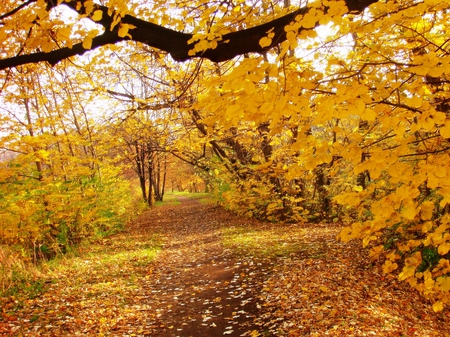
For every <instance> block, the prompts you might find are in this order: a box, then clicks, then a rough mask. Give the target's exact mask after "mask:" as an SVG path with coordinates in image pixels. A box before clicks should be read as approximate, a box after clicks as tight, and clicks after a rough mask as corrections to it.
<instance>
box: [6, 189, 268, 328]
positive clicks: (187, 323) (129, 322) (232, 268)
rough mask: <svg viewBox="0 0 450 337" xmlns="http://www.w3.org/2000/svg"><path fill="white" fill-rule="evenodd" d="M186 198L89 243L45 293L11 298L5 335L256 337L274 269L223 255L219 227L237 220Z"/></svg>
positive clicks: (156, 209)
mask: <svg viewBox="0 0 450 337" xmlns="http://www.w3.org/2000/svg"><path fill="white" fill-rule="evenodd" d="M180 201H181V205H173V206H170V205H169V206H162V207H156V208H154V209H152V210H150V211H148V212H146V213H145V214H143V215H142V216H141V217H140V218H139V219H138V221H137V222H136V223H135V224H133V225H132V226H130V227H129V229H128V231H127V232H125V233H121V234H119V235H115V236H113V237H110V238H107V239H104V240H103V241H102V242H101V246H100V247H97V248H94V249H93V248H92V247H87V248H86V252H85V253H84V254H83V256H81V257H79V258H75V259H71V260H70V261H67V263H68V266H67V268H66V269H58V273H57V274H54V275H53V281H52V283H48V284H47V288H48V289H47V291H46V292H45V293H43V294H42V295H41V296H38V297H36V298H34V299H29V300H26V301H22V300H17V299H14V298H11V299H10V301H9V302H8V303H7V304H6V305H5V307H6V308H5V309H6V310H4V312H5V313H6V314H4V319H3V321H0V335H1V334H2V333H3V334H2V335H5V336H75V335H80V336H169V337H170V336H180V337H181V336H186V337H188V336H211V337H214V336H224V335H225V336H246V335H250V332H251V331H253V330H255V329H256V328H257V327H256V326H255V325H254V323H253V320H254V318H255V315H256V313H257V311H258V310H257V296H258V294H259V291H260V287H261V284H262V282H263V279H267V278H268V275H269V274H268V270H269V267H268V266H263V265H261V264H258V263H256V262H253V260H252V259H251V258H239V259H238V258H236V257H235V256H233V255H232V252H231V251H229V250H228V251H225V250H224V248H223V246H222V240H221V237H220V235H221V231H222V229H223V228H224V227H227V226H230V224H232V223H233V224H236V223H238V222H239V221H238V220H237V218H236V217H233V216H232V215H231V214H229V213H227V212H224V211H223V210H222V209H220V208H218V207H216V206H215V205H205V204H202V203H200V202H199V201H197V200H191V199H188V198H183V199H181V200H180ZM158 246H161V247H162V249H161V250H160V251H159V252H158V253H157V255H156V256H153V255H155V253H156V250H155V247H158ZM62 263H64V261H62Z"/></svg>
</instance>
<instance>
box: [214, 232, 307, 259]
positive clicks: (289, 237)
mask: <svg viewBox="0 0 450 337" xmlns="http://www.w3.org/2000/svg"><path fill="white" fill-rule="evenodd" d="M304 234H305V233H304V229H298V230H296V231H295V230H293V231H289V232H286V230H285V228H276V227H273V228H263V229H259V228H252V227H250V226H248V227H230V228H226V229H224V230H222V238H223V244H224V247H225V248H228V249H231V250H233V251H235V252H237V253H238V254H239V255H247V256H256V257H267V258H274V257H289V256H291V255H292V254H296V253H298V252H300V251H304V250H307V249H308V246H307V244H306V243H305V242H304V240H301V239H300V238H301V237H303V236H304ZM302 241H303V242H302Z"/></svg>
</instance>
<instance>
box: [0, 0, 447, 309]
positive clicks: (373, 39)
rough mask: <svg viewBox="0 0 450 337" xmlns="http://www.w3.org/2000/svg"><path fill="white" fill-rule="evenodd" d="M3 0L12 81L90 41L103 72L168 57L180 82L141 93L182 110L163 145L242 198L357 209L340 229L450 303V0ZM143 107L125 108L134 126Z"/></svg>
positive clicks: (273, 208)
mask: <svg viewBox="0 0 450 337" xmlns="http://www.w3.org/2000/svg"><path fill="white" fill-rule="evenodd" d="M1 6H3V7H2V13H3V14H2V16H1V17H0V18H1V20H2V26H1V27H0V29H1V30H0V32H1V34H2V35H1V36H2V43H3V44H2V47H3V49H2V50H3V51H2V55H1V58H2V59H1V60H0V68H1V69H4V71H3V72H2V81H3V83H4V87H9V86H10V85H11V84H10V83H12V82H11V75H12V74H13V73H14V71H15V70H14V69H21V68H20V67H25V66H24V65H25V64H33V67H34V66H35V67H39V64H38V65H35V63H38V62H41V61H46V62H48V63H50V64H53V65H57V64H58V62H61V61H62V60H64V59H66V58H69V57H71V56H75V55H81V54H86V55H88V56H90V57H92V58H93V62H92V63H90V69H89V70H90V71H94V70H95V69H96V68H98V67H102V64H103V65H104V64H105V63H109V66H110V68H109V69H113V68H114V66H117V67H118V65H117V63H116V61H113V60H112V58H111V57H110V55H112V54H113V53H116V54H120V53H122V52H123V53H124V54H122V55H127V56H126V57H130V58H131V57H134V56H135V55H137V54H138V53H137V52H136V50H138V49H139V48H140V50H141V51H142V50H145V51H146V54H147V56H148V57H147V58H142V59H141V62H142V63H141V64H142V67H143V68H142V69H141V70H140V72H141V73H142V74H145V75H148V74H150V73H152V74H155V69H165V71H167V74H166V75H164V81H165V83H166V84H165V85H163V86H164V88H166V89H167V90H168V91H170V94H169V92H168V91H166V92H165V93H164V94H163V95H157V96H154V95H153V96H152V97H151V99H150V101H149V97H140V98H139V100H134V104H137V105H139V104H144V105H145V104H150V105H149V106H153V107H155V106H156V105H155V104H159V105H158V106H162V105H164V104H165V108H164V109H159V110H158V117H156V116H155V117H154V118H152V119H151V123H154V122H155V120H156V119H157V118H162V119H164V120H165V121H168V120H169V118H168V117H167V116H168V115H170V114H171V113H175V114H176V116H177V118H176V120H177V121H176V122H175V123H172V124H171V130H174V128H175V129H176V130H177V131H176V132H175V133H172V134H176V137H174V138H173V139H170V142H168V143H167V142H163V143H159V145H158V146H160V145H162V146H163V148H161V150H164V151H170V152H172V153H173V154H175V155H177V156H178V157H181V158H183V160H185V161H188V162H190V163H192V164H194V165H195V166H196V167H197V168H199V169H202V170H203V171H204V173H203V174H205V177H207V178H208V181H210V182H213V183H214V184H215V186H216V189H217V190H218V191H219V192H220V196H221V198H222V199H221V200H223V201H224V202H225V203H226V204H227V205H228V206H229V207H230V208H231V209H233V210H235V211H237V212H239V213H241V214H243V215H247V216H257V217H262V218H265V219H269V220H277V219H280V218H283V219H285V220H289V219H291V220H295V221H298V220H308V221H329V222H341V221H343V222H346V223H348V225H349V227H348V228H347V229H345V230H344V231H343V232H342V234H341V239H342V240H349V239H361V240H362V242H363V245H364V246H365V247H368V248H370V249H371V256H372V257H373V258H374V259H377V260H380V261H382V263H383V270H384V271H385V272H386V273H395V272H398V275H399V278H400V279H402V280H405V281H407V282H409V284H411V286H413V287H415V288H416V289H418V290H419V291H420V292H422V293H423V294H424V295H425V296H427V297H429V298H431V299H433V300H434V309H435V310H436V311H438V310H441V309H442V308H443V306H444V304H446V303H448V302H450V297H449V290H450V281H449V280H450V278H448V275H449V273H450V267H449V263H450V262H449V261H450V255H449V252H450V232H449V224H450V220H449V219H450V218H449V217H450V216H449V212H448V204H449V201H450V186H449V184H448V174H449V171H448V162H449V149H450V147H449V141H448V140H449V138H450V119H449V103H448V102H449V99H450V97H449V80H450V79H449V76H450V56H449V55H450V40H449V37H448V22H449V17H448V6H449V5H448V3H446V2H445V1H439V0H425V1H406V0H405V1H395V2H394V1H386V2H375V1H370V0H368V1H332V2H331V1H315V2H311V3H308V4H303V5H300V6H299V7H286V6H285V3H278V2H261V3H260V2H254V3H253V2H246V1H236V2H221V3H216V2H203V1H202V2H199V3H176V2H164V3H163V2H158V1H153V2H150V1H129V2H125V1H118V0H117V1H105V2H98V3H97V2H94V1H43V0H41V1H38V0H36V1H33V0H30V1H26V2H22V3H20V4H19V5H17V4H16V3H15V2H12V1H11V2H9V1H6V2H4V3H3V4H2V5H1ZM61 8H68V9H69V11H68V12H67V13H72V14H73V15H74V17H73V19H68V18H66V15H69V14H67V13H66V12H65V11H61ZM61 18H64V19H61ZM321 27H325V28H321ZM9 32H15V33H16V34H15V35H12V34H9V35H8V33H9ZM127 41H128V42H127ZM108 46H109V47H108ZM134 48H138V49H134ZM94 49H95V50H94ZM150 57H151V58H152V60H153V61H151V62H150ZM95 59H96V60H97V63H96V62H95ZM125 59H126V58H125ZM174 61H185V62H184V63H176V62H174ZM211 61H213V62H211ZM155 62H157V63H155ZM149 65H152V66H149ZM168 65H169V66H168ZM12 67H16V68H12ZM84 69H85V70H88V69H87V68H86V67H84ZM117 69H120V67H118V68H117ZM107 75H108V76H107ZM109 75H111V77H109ZM188 75H192V76H188ZM113 78H116V79H119V78H120V80H118V81H116V82H114V83H121V82H123V81H124V80H123V76H122V77H121V73H120V72H115V71H111V72H110V73H108V74H105V75H104V85H103V87H104V88H108V81H114V80H113ZM183 79H186V80H183ZM111 83H112V82H111ZM152 90H156V91H155V92H159V91H158V90H159V89H156V87H152ZM113 91H115V92H116V97H117V96H121V97H125V96H124V92H123V91H122V92H120V95H117V92H119V91H118V90H113V88H112V89H111V88H110V94H112V92H113ZM127 94H129V93H127ZM143 98H145V100H144V101H143ZM168 98H170V99H168ZM161 104H162V105H161ZM159 114H160V115H159ZM172 116H173V115H172ZM135 117H137V120H136V122H137V123H138V124H139V123H141V122H142V116H140V115H139V113H138V114H136V115H134V114H127V112H126V111H123V114H122V118H123V119H124V120H125V121H124V123H125V122H127V123H131V121H132V120H133V118H135ZM151 123H150V124H146V125H144V124H142V130H141V131H140V132H139V133H140V134H141V135H144V134H146V133H147V132H150V130H152V128H153V126H152V125H153V124H151ZM124 125H125V124H124ZM165 125H166V124H165ZM167 125H168V124H167ZM29 131H30V130H29ZM135 135H136V133H135V132H133V136H135ZM164 137H165V136H164ZM164 137H161V136H158V137H157V138H159V139H161V138H164ZM38 151H39V149H38ZM34 159H35V158H33V160H30V162H33V163H34V164H33V165H34V166H35V167H36V170H37V172H39V168H38V166H39V165H40V164H39V163H40V161H36V160H34ZM37 177H39V175H37Z"/></svg>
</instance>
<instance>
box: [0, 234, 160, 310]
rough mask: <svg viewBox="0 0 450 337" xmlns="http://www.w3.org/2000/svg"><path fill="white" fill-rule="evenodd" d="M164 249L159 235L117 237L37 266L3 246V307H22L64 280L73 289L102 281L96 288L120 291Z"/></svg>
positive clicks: (0, 275)
mask: <svg viewBox="0 0 450 337" xmlns="http://www.w3.org/2000/svg"><path fill="white" fill-rule="evenodd" d="M161 249H162V239H161V237H160V236H159V235H157V234H151V235H145V234H117V235H113V236H111V237H106V238H103V239H101V240H95V241H93V242H86V243H84V244H82V245H80V246H78V247H74V248H73V249H72V250H71V251H70V252H69V253H67V254H65V255H61V256H57V257H56V258H54V259H52V260H50V261H42V262H41V264H40V265H38V266H36V265H34V264H32V263H28V264H27V263H25V262H24V261H23V259H22V258H21V257H20V256H19V255H18V254H17V253H16V254H14V252H13V251H11V249H9V248H8V247H2V246H0V285H1V288H0V303H1V302H2V298H3V299H4V300H6V299H7V298H8V297H14V298H15V299H16V300H17V303H18V305H19V306H20V303H23V302H24V301H25V300H27V299H32V298H35V297H38V296H40V295H41V294H42V293H44V292H46V290H47V288H48V285H49V284H51V283H52V282H63V280H64V282H66V283H67V284H68V285H69V284H70V285H71V286H72V287H74V289H77V288H80V287H82V286H83V285H86V283H89V282H93V283H97V282H98V281H99V280H101V282H100V283H99V284H98V285H97V287H100V288H101V287H102V284H103V285H105V286H110V287H111V289H114V288H117V289H120V287H122V286H123V284H124V283H126V284H133V283H135V278H133V273H132V271H133V270H135V269H137V270H139V269H145V268H146V267H147V266H148V264H150V263H151V262H152V261H154V259H155V258H156V256H157V255H158V253H159V251H160V250H161ZM116 277H118V279H115V278H116Z"/></svg>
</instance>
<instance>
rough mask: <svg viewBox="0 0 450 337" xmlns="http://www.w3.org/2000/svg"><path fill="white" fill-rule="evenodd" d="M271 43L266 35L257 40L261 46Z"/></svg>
mask: <svg viewBox="0 0 450 337" xmlns="http://www.w3.org/2000/svg"><path fill="white" fill-rule="evenodd" d="M271 43H272V39H271V38H270V37H267V36H264V37H263V38H262V39H261V40H259V45H260V46H261V47H263V48H265V47H268V46H270V44H271Z"/></svg>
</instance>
